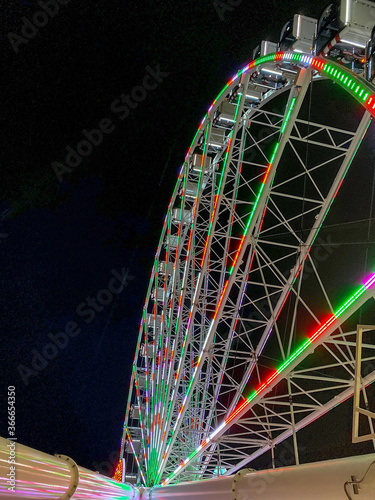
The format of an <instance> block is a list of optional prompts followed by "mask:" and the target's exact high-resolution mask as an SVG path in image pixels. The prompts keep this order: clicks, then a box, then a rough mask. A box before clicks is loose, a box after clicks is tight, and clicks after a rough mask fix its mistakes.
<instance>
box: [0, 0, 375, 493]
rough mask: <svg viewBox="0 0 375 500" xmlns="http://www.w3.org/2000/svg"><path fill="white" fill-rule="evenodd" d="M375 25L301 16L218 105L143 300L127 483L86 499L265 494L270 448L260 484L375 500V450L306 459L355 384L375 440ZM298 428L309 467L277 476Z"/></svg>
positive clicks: (260, 52)
mask: <svg viewBox="0 0 375 500" xmlns="http://www.w3.org/2000/svg"><path fill="white" fill-rule="evenodd" d="M374 26H375V2H373V1H369V0H356V1H355V0H342V1H341V2H335V3H332V4H330V5H329V6H328V7H327V8H326V9H325V10H324V12H323V13H322V15H321V17H320V18H319V19H318V20H316V19H312V18H307V17H305V16H302V15H295V16H294V18H293V19H292V20H291V21H289V22H288V23H287V24H286V25H285V27H284V29H283V30H282V33H281V37H280V40H279V42H278V43H271V42H268V41H267V42H262V43H261V44H260V46H259V47H258V48H257V49H256V50H255V51H254V58H253V60H252V62H250V63H249V64H247V65H246V66H245V67H244V68H243V69H241V70H240V71H238V73H236V74H235V75H234V76H233V78H232V79H231V80H230V81H229V82H228V84H227V85H226V86H225V87H224V88H223V90H222V91H221V92H220V94H219V95H218V96H217V98H216V99H215V100H214V101H213V103H212V105H211V106H210V107H209V109H208V111H207V114H206V115H205V116H204V117H203V119H202V121H201V123H200V125H199V128H198V131H197V133H196V135H195V137H194V139H193V141H192V143H191V146H190V148H189V150H188V152H187V154H186V157H185V161H184V164H183V165H182V168H181V170H180V174H179V177H178V180H177V183H176V186H175V189H174V192H173V195H172V198H171V201H170V204H169V206H168V211H167V214H166V216H165V220H164V225H163V228H162V233H161V237H160V243H159V246H158V249H157V252H156V255H155V261H154V265H153V269H152V272H151V279H150V283H149V287H148V292H147V296H146V301H145V304H144V308H143V315H142V319H141V323H140V329H139V338H138V343H137V347H136V355H135V358H134V363H133V368H132V378H131V383H130V390H129V396H128V404H127V408H126V416H125V423H124V434H123V439H122V444H121V457H122V458H121V460H120V462H119V465H118V468H117V471H116V474H115V479H116V480H117V481H119V482H120V483H128V484H118V488H119V490H118V493H117V496H115V495H114V493H113V491H112V490H111V492H110V491H109V490H108V495H107V496H105V495H106V494H105V491H106V490H105V486H103V490H100V491H103V495H102V496H100V495H99V493H98V496H92V494H91V496H90V495H88V496H87V497H85V496H84V494H83V493H82V495H83V496H80V494H79V485H78V483H79V481H78V479H77V481H76V483H77V484H76V486H75V488H76V489H75V490H74V486H72V484H70V486H69V488H73V489H71V490H70V491H71V492H72V494H73V498H136V497H137V495H141V496H142V495H143V496H142V498H160V499H162V498H171V499H173V498H177V497H179V498H181V497H184V498H195V496H199V495H201V496H202V495H203V498H211V497H210V495H212V498H213V495H215V499H216V500H220V499H221V498H223V499H224V498H237V499H239V498H258V496H257V495H258V494H259V495H260V493H259V491H260V489H259V482H258V489H257V490H256V488H255V487H254V488H255V489H254V488H253V489H252V490H251V491H252V493H251V495H250V493H249V492H248V491H249V488H250V489H251V487H252V486H251V484H254V482H253V483H252V478H256V477H257V476H256V475H257V473H256V472H253V471H249V470H247V471H246V472H245V473H244V472H243V469H244V467H254V465H256V464H257V460H259V459H261V458H262V456H264V455H266V456H268V457H269V459H270V463H271V472H270V471H268V474H271V476H267V473H263V476H261V477H262V478H263V479H262V480H263V482H265V484H266V486H267V487H265V488H264V490H265V492H264V493H262V498H265V499H273V498H284V496H283V495H284V489H283V488H286V489H285V492H286V491H287V490H288V488H289V492H288V493H285V494H286V495H287V496H285V498H299V499H300V498H306V499H307V498H309V499H310V498H314V499H315V498H330V499H333V498H345V495H346V497H347V498H356V496H355V495H359V497H360V498H363V499H366V498H373V497H374V494H375V486H374V485H375V470H374V469H375V465H373V463H374V461H375V456H374V455H361V456H359V457H354V458H348V459H344V460H342V461H340V460H338V461H332V462H329V463H326V465H324V467H323V466H321V467H319V465H316V464H314V467H313V468H311V467H312V466H309V464H304V465H299V464H300V462H301V461H303V460H301V453H304V452H305V450H306V448H307V447H308V439H314V437H313V436H312V433H311V432H309V428H310V426H312V425H313V423H314V422H315V421H316V420H317V419H320V418H327V417H324V416H326V414H327V413H328V412H330V410H333V409H334V408H336V407H338V406H339V405H340V404H341V403H344V402H345V401H347V400H348V399H349V398H351V397H352V396H353V394H355V398H354V403H355V404H354V411H353V415H354V418H353V442H364V441H365V440H369V444H368V446H370V444H371V441H372V442H373V443H374V445H375V432H374V426H373V420H374V418H375V414H374V413H373V411H374V408H373V399H372V393H371V391H372V387H371V384H372V383H373V382H374V381H375V338H374V332H375V326H372V325H374V323H375V314H374V312H375V304H374V297H375V274H374V273H375V249H374V247H373V246H372V245H371V244H370V243H371V242H372V243H373V242H374V241H375V240H374V235H375V232H374V228H373V226H372V217H373V213H374V211H373V207H374V203H375V200H374V188H373V185H374V179H375V177H374V156H372V162H371V161H370V160H369V158H371V154H372V153H373V151H374V143H373V141H374V137H375V135H374V130H373V124H372V121H373V118H374V116H375V86H374V84H373V83H374V78H375V30H374ZM356 157H357V158H356ZM363 235H364V236H363ZM335 238H336V239H335ZM337 238H340V239H338V240H337ZM363 238H364V240H363ZM362 243H365V244H364V245H363V244H362ZM331 422H332V420H331ZM286 442H288V443H290V445H289V446H290V450H291V453H292V456H293V460H294V463H295V467H292V468H291V469H290V470H285V469H282V471H281V472H280V473H279V475H277V476H275V472H272V468H275V467H276V466H277V465H278V464H279V465H280V460H279V459H278V457H280V449H282V447H283V446H284V447H285V443H286ZM27 453H29V454H30V456H31V455H32V453H31V452H26V451H25V452H24V456H25V457H26V456H28V455H27ZM350 454H352V455H355V452H353V453H350ZM25 460H26V459H25ZM30 460H31V459H30ZM60 460H64V458H61V459H60ZM67 464H68V465H66V464H65V467H70V469H72V467H73V468H74V465H73V466H72V464H69V463H68V462H67ZM281 465H288V464H286V463H282V461H281ZM336 473H337V474H336ZM272 474H274V475H273V476H272ZM314 474H315V475H314ZM83 475H84V477H85V478H86V479H85V481H86V482H87V481H88V480H87V477H89V474H88V472H87V471H84V472H83ZM324 475H326V476H324ZM78 476H79V474H78ZM269 477H271V479H270V480H268V479H267V478H269ZM276 477H277V479H275V478H276ZM308 477H309V478H310V479H311V483H312V484H311V485H310V487H311V491H310V490H308V493H306V494H305V495H304V493H303V491H304V490H303V487H306V488H307V487H308V486H306V481H307V479H306V478H308ZM335 477H337V478H339V479H337V481H338V482H337V484H336V482H335V480H334V478H335ZM207 480H208V481H207ZM98 481H99V480H98ZM283 481H284V482H283ZM99 482H100V481H99ZM236 482H237V483H238V484H237V486H235V484H236ZM317 482H319V483H320V484H321V486H322V487H321V489H320V491H319V494H318V493H317V492H316V491H315V490H316V483H317ZM98 484H99V483H98ZM100 484H101V483H100ZM115 484H116V482H115V481H113V482H111V486H110V488H116V487H115ZM77 485H78V487H77ZM249 485H250V486H249ZM276 485H277V486H276ZM77 488H78V489H77ZM108 488H109V487H108ZM110 488H109V489H110ZM121 488H122V489H121ZM126 488H128V489H126ZM137 488H138V489H137ZM139 488H140V489H139ZM236 488H237V489H236ZM294 488H295V490H294ZM301 488H302V489H301ZM330 488H332V491H331V490H330ZM335 488H336V489H335ZM143 489H144V490H143ZM313 489H315V490H314V491H315V493H316V494H314V495H313V494H312V491H313ZM25 491H26V490H25ZM98 491H99V490H98ZM246 491H247V493H246ZM255 491H258V493H256V492H255ZM262 491H263V490H262ZM254 492H255V493H254ZM220 495H221V496H220ZM319 495H321V496H319ZM335 495H337V496H335ZM0 496H1V495H0ZM70 496H72V495H70ZM9 498H11V496H9ZM19 498H37V497H36V496H35V497H33V496H30V497H28V496H27V495H26V492H25V495H23V496H20V497H19ZM38 498H39V497H38ZM40 498H47V496H43V497H42V496H41V497H40ZM50 498H60V497H59V496H51V497H50ZM61 498H70V497H69V496H66V497H63V496H61Z"/></svg>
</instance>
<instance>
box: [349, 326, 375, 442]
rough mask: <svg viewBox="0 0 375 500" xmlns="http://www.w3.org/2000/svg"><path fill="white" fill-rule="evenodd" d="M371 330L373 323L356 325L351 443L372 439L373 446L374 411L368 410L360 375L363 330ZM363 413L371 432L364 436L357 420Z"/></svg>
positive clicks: (374, 327) (364, 388)
mask: <svg viewBox="0 0 375 500" xmlns="http://www.w3.org/2000/svg"><path fill="white" fill-rule="evenodd" d="M365 331H372V332H375V325H371V326H369V325H358V326H357V346H356V357H355V378H354V399H353V433H352V441H353V443H361V442H363V441H370V440H372V441H373V444H374V447H375V432H374V424H373V420H374V419H375V413H374V412H372V411H370V410H369V405H368V400H367V396H366V385H367V384H366V382H365V380H364V379H363V377H362V370H361V368H362V350H363V348H364V347H367V346H365V345H363V341H362V340H363V332H365ZM361 389H362V391H363V395H364V399H365V404H366V408H361V405H360V399H361ZM361 415H363V416H365V417H367V418H368V425H369V428H370V431H371V433H370V434H367V435H365V436H360V435H359V420H360V416H361Z"/></svg>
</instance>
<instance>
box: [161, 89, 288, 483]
mask: <svg viewBox="0 0 375 500" xmlns="http://www.w3.org/2000/svg"><path fill="white" fill-rule="evenodd" d="M295 102H296V98H293V99H292V100H291V103H290V106H289V110H288V112H287V114H286V117H285V120H284V123H283V125H282V130H284V131H285V128H286V125H287V123H288V121H289V119H290V116H291V113H292V110H293V108H294V105H295ZM237 110H238V104H237ZM231 139H232V137H231V138H230V140H231ZM280 141H281V139H280V140H279V142H278V143H277V144H276V147H275V149H274V151H273V154H272V156H271V160H270V162H269V164H268V167H267V170H266V173H265V175H264V178H263V180H262V184H261V187H260V189H259V193H258V196H257V198H256V200H255V203H254V206H253V209H252V212H251V214H250V218H249V221H248V223H247V225H246V228H245V232H244V235H243V237H242V239H241V242H240V245H239V248H238V250H237V253H236V256H235V258H234V261H233V264H232V268H231V270H230V272H229V278H228V279H227V280H226V283H225V285H224V287H223V290H222V293H221V296H220V298H219V301H218V304H217V307H216V311H215V314H214V317H213V319H212V322H211V326H210V328H209V331H208V333H207V336H206V340H205V343H204V345H203V348H202V350H201V353H200V355H199V358H198V362H197V363H196V365H195V368H194V371H193V375H192V378H191V380H190V383H189V385H188V387H187V390H186V393H185V396H184V399H183V402H182V405H181V407H180V409H179V412H178V415H177V418H176V421H175V424H174V427H173V429H172V433H171V435H170V437H169V440H168V444H167V447H166V449H165V453H164V456H163V459H162V461H161V463H160V466H159V471H158V474H159V476H158V478H159V477H160V474H161V472H162V468H163V465H164V462H165V460H166V459H167V457H168V453H169V452H170V448H171V446H172V444H173V436H174V434H175V432H176V430H177V428H178V425H179V420H180V418H181V417H182V415H183V411H184V408H185V407H186V404H187V403H188V401H189V397H190V393H191V390H192V387H193V383H194V381H195V378H196V376H197V374H198V372H199V370H200V367H201V365H202V363H203V361H204V360H205V352H206V347H207V344H208V342H209V341H210V339H211V336H212V333H213V328H214V326H215V320H216V317H217V314H218V312H219V311H220V307H221V304H222V302H223V300H224V296H225V294H226V293H227V291H229V286H228V285H229V284H230V279H231V278H230V276H231V275H232V273H233V270H234V268H235V267H236V264H237V261H238V257H239V255H240V254H241V251H242V249H243V245H244V242H245V240H246V236H247V233H248V230H249V228H250V225H251V222H252V220H253V217H254V214H255V211H256V209H257V206H258V203H259V200H260V198H261V195H262V192H263V189H264V187H265V185H266V183H267V179H268V176H269V173H270V171H271V167H272V164H273V161H274V159H275V157H276V154H277V151H278V149H279V147H280ZM228 151H229V145H228V148H227V153H226V157H225V166H224V168H223V170H224V169H225V167H226V162H227V158H228ZM220 182H221V181H220ZM215 208H216V206H215ZM210 229H211V226H210ZM207 241H208V237H207ZM206 247H207V242H206Z"/></svg>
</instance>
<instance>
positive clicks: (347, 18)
mask: <svg viewBox="0 0 375 500" xmlns="http://www.w3.org/2000/svg"><path fill="white" fill-rule="evenodd" d="M350 2H351V0H346V14H345V17H346V19H345V22H346V23H348V22H349V19H350Z"/></svg>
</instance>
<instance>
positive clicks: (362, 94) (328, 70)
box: [122, 52, 375, 447]
mask: <svg viewBox="0 0 375 500" xmlns="http://www.w3.org/2000/svg"><path fill="white" fill-rule="evenodd" d="M269 62H275V63H280V64H282V63H283V62H290V63H292V64H294V65H296V66H300V67H306V68H307V67H312V68H313V69H314V70H315V71H316V72H317V73H321V74H322V75H323V76H326V77H328V78H330V79H332V80H333V81H335V82H336V83H338V84H339V85H341V86H342V87H343V88H345V90H347V91H348V92H349V94H350V95H351V96H352V97H354V98H355V99H356V100H357V101H358V102H360V103H361V105H363V106H364V107H365V108H366V109H367V110H368V111H369V112H370V113H371V115H372V116H375V95H374V93H373V90H372V88H371V87H369V86H368V85H367V84H366V83H365V82H363V81H361V80H359V79H358V77H357V76H356V75H355V74H354V73H352V72H351V71H349V70H346V69H345V68H343V67H342V66H340V65H339V64H337V63H334V62H331V61H326V60H324V59H323V58H320V57H314V56H310V55H304V54H297V53H283V52H279V53H276V54H270V55H267V56H265V57H262V58H258V59H257V60H255V61H252V62H251V63H249V64H248V65H247V66H245V67H244V68H243V69H242V70H241V71H239V72H238V73H237V74H236V75H235V76H234V77H233V78H232V79H231V80H230V81H229V82H228V83H227V85H226V86H225V87H224V88H223V89H222V91H221V92H220V94H219V95H218V96H217V98H216V99H215V100H214V101H213V103H212V104H211V106H210V107H209V110H208V113H207V114H206V115H205V117H204V118H203V120H202V122H201V123H200V126H199V128H198V130H197V132H196V134H195V136H194V138H193V141H192V143H191V146H190V148H189V150H188V152H187V154H186V157H185V160H187V159H188V157H189V155H190V154H191V151H192V150H193V148H194V147H195V143H196V141H197V138H198V136H199V133H200V132H201V129H202V127H203V126H204V125H206V123H207V120H208V118H209V116H210V114H211V112H212V111H213V110H214V107H215V105H218V104H219V103H220V102H219V101H220V100H221V99H222V98H223V96H224V95H225V94H224V93H225V92H226V91H228V89H229V87H230V86H231V85H232V84H233V83H234V82H235V81H236V80H237V78H239V77H240V76H241V75H242V74H244V73H247V72H248V71H250V70H251V69H253V68H255V67H256V66H259V65H262V64H264V63H269ZM292 110H293V107H292V106H291V108H290V109H289V113H292ZM285 126H286V123H284V125H283V127H284V130H285ZM277 148H278V145H277V146H276V149H275V152H274V154H276V152H277ZM184 168H186V161H185V163H184V165H183V166H182V168H181V171H180V175H179V179H178V181H177V183H176V187H175V189H174V193H173V195H172V199H171V202H170V205H169V211H170V210H171V209H172V207H173V200H174V199H175V196H176V192H177V189H178V185H179V184H180V183H181V180H182V178H184V181H185V179H186V177H185V176H183V171H184ZM223 172H224V169H223ZM223 172H222V174H223ZM268 173H269V170H268V172H267V174H266V175H268ZM261 190H263V188H261ZM260 196H261V192H260V193H259V195H258V199H257V202H258V201H259V198H260ZM215 209H216V207H215ZM253 211H254V210H253ZM252 215H253V214H252ZM166 219H167V217H166ZM250 219H251V218H250ZM249 222H250V220H249ZM164 225H165V223H164ZM210 229H211V228H210ZM247 229H248V228H247ZM163 233H164V231H163ZM163 233H162V235H161V238H160V242H159V247H158V250H157V252H156V257H157V256H158V255H159V254H160V248H161V245H162V243H163ZM206 251H207V248H206V249H205V252H206ZM236 257H237V258H238V252H237V254H236ZM235 263H236V262H235V261H234V262H233V264H232V268H231V270H230V273H232V272H233V269H234V266H235ZM175 266H176V263H175ZM153 272H154V271H153ZM150 286H151V284H150ZM150 291H151V290H149V292H150ZM148 296H149V294H148ZM222 297H223V294H222ZM146 304H147V299H146ZM144 321H145V320H144ZM145 330H146V328H145ZM145 336H146V332H145ZM139 346H140V341H139ZM146 348H147V344H146ZM172 348H173V351H174V343H173V346H172ZM169 367H170V368H172V363H171V360H170V361H169ZM153 368H154V369H155V365H154V367H153ZM154 369H153V371H154ZM147 379H148V376H147V375H146V380H147ZM165 394H166V393H165ZM164 401H165V398H164ZM157 404H158V405H159V409H160V405H161V400H160V401H158V403H157ZM146 406H147V405H146ZM151 407H154V408H155V405H154V403H153V404H152V405H151ZM162 407H164V405H162ZM129 410H130V405H129V404H128V408H127V413H128V412H129ZM146 413H147V410H146ZM169 414H170V410H169V411H168V418H169ZM164 422H165V420H164ZM147 428H148V430H150V428H149V424H147ZM124 434H125V433H124ZM164 436H165V434H163V435H162V441H163V440H164ZM124 441H125V439H124V437H123V440H122V447H123V446H124Z"/></svg>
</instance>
